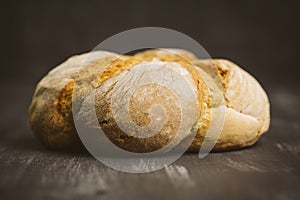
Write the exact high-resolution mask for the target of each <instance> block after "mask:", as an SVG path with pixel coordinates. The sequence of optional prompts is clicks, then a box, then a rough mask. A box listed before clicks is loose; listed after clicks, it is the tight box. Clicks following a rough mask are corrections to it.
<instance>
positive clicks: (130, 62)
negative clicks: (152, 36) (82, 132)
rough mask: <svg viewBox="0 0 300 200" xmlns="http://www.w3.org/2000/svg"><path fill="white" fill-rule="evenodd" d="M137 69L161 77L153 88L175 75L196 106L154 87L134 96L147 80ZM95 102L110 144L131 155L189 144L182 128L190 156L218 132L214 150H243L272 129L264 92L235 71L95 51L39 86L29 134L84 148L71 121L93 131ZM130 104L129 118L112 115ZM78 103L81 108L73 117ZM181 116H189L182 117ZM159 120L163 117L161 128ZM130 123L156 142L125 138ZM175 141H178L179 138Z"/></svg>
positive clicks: (153, 54) (170, 56) (192, 59)
mask: <svg viewBox="0 0 300 200" xmlns="http://www.w3.org/2000/svg"><path fill="white" fill-rule="evenodd" d="M136 69H139V70H140V71H139V72H141V70H144V71H145V73H146V71H156V72H155V73H156V74H157V77H155V79H153V80H161V79H164V75H165V74H164V73H168V72H167V71H166V69H171V70H172V71H176V73H178V74H179V75H180V76H182V77H184V80H186V81H187V83H188V84H189V85H190V89H191V91H193V93H194V94H195V99H193V97H192V96H188V95H186V94H182V95H181V96H180V95H178V94H175V93H174V92H173V91H172V89H170V88H168V87H165V86H164V85H161V84H157V83H156V82H155V81H154V82H152V83H149V84H146V85H143V86H142V87H138V88H134V86H135V84H136V82H138V81H141V80H143V78H147V77H146V76H145V75H144V74H143V73H136V71H137V70H136ZM142 72H143V71H142ZM124 77H125V78H124ZM126 77H130V78H127V79H126ZM174 77H175V76H174ZM148 78H149V77H148ZM174 79H175V78H174ZM125 80H126V81H125ZM174 82H175V83H176V80H174ZM172 87H173V88H174V87H181V86H180V84H179V85H177V86H174V85H173V86H172ZM175 89H176V88H175ZM92 91H96V93H95V94H96V96H95V99H91V98H90V97H89V94H90V93H91V92H92ZM129 93H130V98H129V99H128V98H127V96H128V94H129ZM126 95H127V96H126ZM116 97H117V98H116ZM91 101H94V103H95V110H96V115H97V120H98V122H99V125H100V127H101V128H102V130H103V131H104V133H105V134H106V136H107V137H108V138H109V139H110V141H111V142H113V143H114V144H115V145H117V146H119V147H120V148H122V149H125V150H127V151H131V152H152V151H156V150H158V149H161V148H163V147H164V146H166V145H170V146H171V147H174V146H176V145H178V144H180V143H181V142H182V141H183V140H184V139H185V138H187V137H189V136H190V133H189V132H186V131H180V130H181V129H180V127H182V126H184V127H187V129H185V130H190V132H191V133H192V132H195V133H196V135H195V138H194V140H193V142H192V144H191V145H190V147H189V151H192V152H196V151H199V149H200V147H201V145H202V144H203V141H204V138H205V136H206V135H207V134H208V133H209V132H211V131H214V130H216V129H218V128H220V127H221V129H220V131H221V134H220V136H219V137H218V139H217V142H216V144H215V146H214V148H213V150H215V151H221V150H229V149H237V148H242V147H246V146H250V145H252V144H254V143H255V142H256V141H257V140H258V138H259V137H260V135H261V134H263V133H264V132H266V131H267V130H268V128H269V123H270V109H269V101H268V97H267V95H266V93H265V91H264V90H263V89H262V87H261V86H260V84H259V83H258V82H257V81H256V80H255V79H254V78H253V77H252V76H251V75H249V74H248V73H247V72H246V71H244V70H242V69H241V68H240V67H238V66H237V65H235V64H234V63H232V62H230V61H228V60H219V59H216V60H215V59H213V60H199V59H197V58H196V56H194V55H193V54H192V53H190V52H187V51H185V50H180V49H155V50H148V51H144V52H141V53H138V54H135V55H133V56H119V55H117V54H115V53H111V52H105V51H95V52H91V53H88V54H82V55H79V56H73V57H71V58H69V59H68V60H67V61H65V62H64V63H62V64H61V65H59V66H57V67H56V68H54V69H53V70H51V71H50V72H49V73H48V74H47V75H46V76H45V77H44V78H43V79H42V80H41V81H40V82H39V83H38V85H37V87H36V90H35V93H34V96H33V99H32V103H31V105H30V108H29V122H30V126H31V128H32V130H33V132H34V133H35V135H36V136H37V137H38V138H39V139H40V140H41V141H42V143H43V144H45V145H46V146H47V147H49V148H53V149H77V148H80V147H82V144H81V142H80V139H79V137H78V134H77V131H76V128H75V125H74V117H76V119H82V120H85V121H86V122H87V123H88V121H89V117H90V115H91V110H90V109H88V108H89V106H90V104H91ZM127 101H128V113H127V116H129V117H123V116H125V115H123V114H121V115H120V116H118V115H116V114H115V113H114V112H115V111H114V110H122V106H124V105H127V104H126V102H127ZM194 101H196V104H195V102H194ZM74 103H75V104H76V105H79V106H78V108H76V110H75V112H74V109H72V104H74ZM156 105H159V106H161V107H163V108H164V109H162V108H161V107H157V106H156ZM222 106H225V115H224V113H223V116H224V119H223V120H220V116H222V113H221V112H222V111H221V109H220V108H221V107H222ZM183 109H184V111H185V112H186V113H185V114H182V112H183ZM160 116H166V117H165V118H163V119H166V120H165V121H163V122H164V123H163V126H161V127H160V124H161V120H162V118H161V117H160ZM122 117H123V118H122ZM155 120H157V121H155ZM118 121H121V124H120V123H118ZM132 123H134V124H135V125H134V126H135V127H137V129H136V130H139V127H148V129H149V130H148V131H150V132H151V131H154V132H156V134H155V135H151V136H149V137H141V136H140V135H139V134H140V133H139V131H131V132H130V131H129V132H126V131H124V127H125V129H126V130H133V129H132V126H133V125H132ZM220 123H222V124H220ZM156 129H157V130H156ZM176 134H179V137H175V135H176Z"/></svg>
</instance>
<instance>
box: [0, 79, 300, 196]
mask: <svg viewBox="0 0 300 200" xmlns="http://www.w3.org/2000/svg"><path fill="white" fill-rule="evenodd" d="M33 89H34V87H33V86H32V85H30V86H27V85H19V84H17V83H15V84H14V83H10V85H9V87H7V86H2V87H1V90H2V98H1V104H0V107H1V122H0V123H1V134H0V199H3V200H4V199H30V200H34V199H52V198H55V199H129V200H132V199H142V198H143V199H151V200H154V199H158V198H160V199H256V198H257V199H278V200H281V199H282V200H284V199H300V122H299V116H300V113H299V112H298V110H299V104H300V98H299V94H297V93H296V91H297V89H289V90H287V89H286V88H284V87H283V88H277V89H276V88H275V89H273V90H272V91H270V98H271V101H272V123H271V129H270V131H269V132H268V133H267V134H266V135H264V136H263V137H262V138H261V140H259V142H258V143H257V144H256V145H255V146H253V147H251V148H247V149H244V150H240V151H231V152H226V153H212V154H209V155H208V156H207V157H206V158H204V159H199V158H198V157H197V155H194V154H187V155H184V156H183V157H181V158H180V159H179V160H178V161H176V162H175V163H174V164H172V165H171V166H169V167H167V168H165V169H162V170H160V171H156V172H153V173H147V174H128V173H122V172H118V171H115V170H112V169H110V168H108V167H106V166H104V165H103V164H101V163H100V162H98V161H97V160H95V159H94V158H93V157H92V156H90V155H89V154H87V153H67V152H54V151H50V150H46V149H45V148H44V147H43V146H42V145H41V144H40V143H39V142H38V141H37V140H36V138H35V137H34V136H33V135H32V133H31V131H30V129H29V126H28V122H27V121H28V120H27V108H28V105H29V102H30V98H31V95H32V93H33ZM4 97H5V98H4Z"/></svg>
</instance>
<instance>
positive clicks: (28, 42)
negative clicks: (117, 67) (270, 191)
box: [1, 0, 300, 90]
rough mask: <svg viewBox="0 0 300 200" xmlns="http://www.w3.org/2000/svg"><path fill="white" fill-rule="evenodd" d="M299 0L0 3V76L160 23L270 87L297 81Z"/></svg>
mask: <svg viewBox="0 0 300 200" xmlns="http://www.w3.org/2000/svg"><path fill="white" fill-rule="evenodd" d="M299 18H300V14H299V5H298V3H297V1H279V0H273V1H256V0H252V1H238V0H237V1H232V0H230V1H214V0H212V1H200V0H194V1H189V0H185V1H162V0H161V1H142V0H136V1H115V0H109V1H108V0H107V1H103V0H102V1H101V0H100V1H99V0H97V1H96V0H89V1H75V0H74V1H30V0H29V1H19V2H17V1H8V2H5V3H4V2H3V3H2V5H1V21H2V26H1V27H2V28H1V39H2V40H3V41H2V43H1V44H2V45H1V57H2V59H1V60H2V66H1V70H2V73H1V81H4V82H6V81H7V80H9V81H13V82H15V81H16V82H20V83H21V82H22V83H24V84H31V85H33V84H35V83H36V82H37V81H38V80H39V79H40V78H41V77H42V76H43V75H45V73H46V72H47V71H49V69H51V68H53V67H54V66H56V65H57V64H59V63H61V62H62V61H64V60H65V59H66V58H68V57H69V56H70V55H73V54H80V53H83V52H87V51H90V50H91V49H93V48H94V47H95V46H96V45H97V44H98V43H100V42H101V41H103V40H104V39H106V38H108V37H110V36H112V35H114V34H116V33H119V32H121V31H124V30H127V29H131V28H136V27H143V26H158V27H165V28H171V29H175V30H177V31H180V32H182V33H185V34H187V35H189V36H191V37H192V38H194V39H195V40H197V41H198V42H199V43H200V44H202V45H203V46H204V48H206V50H207V51H208V52H209V53H210V54H211V56H212V57H221V58H229V59H231V60H233V61H235V62H237V63H238V64H240V65H241V66H243V67H244V68H246V69H247V70H248V71H250V72H251V73H252V74H254V75H255V76H256V77H257V78H258V79H259V80H260V81H261V82H262V83H263V85H264V86H265V87H266V88H267V89H268V90H269V89H270V90H271V89H272V88H273V87H279V86H281V85H282V84H297V83H298V82H297V80H298V79H299V78H298V76H299V75H298V73H297V72H298V70H297V69H298V68H299V67H298V61H297V57H298V55H299V52H300V51H299V44H300V41H299V36H300V28H299V25H300V24H299Z"/></svg>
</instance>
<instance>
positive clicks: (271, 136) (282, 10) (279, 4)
mask: <svg viewBox="0 0 300 200" xmlns="http://www.w3.org/2000/svg"><path fill="white" fill-rule="evenodd" d="M298 2H299V1H289V0H285V1H283V0H268V1H262V0H251V1H241V0H227V1H214V0H206V1H200V0H194V1H192V0H191V1H190V0H181V1H175V0H173V1H172V0H171V1H163V0H160V1H155V0H152V1H142V0H135V1H129V0H126V1H121V0H120V1H115V0H106V1H104V0H97V1H96V0H89V1H76V0H73V1H32V0H28V1H14V0H12V1H1V8H0V20H1V31H0V35H1V48H0V51H1V54H0V55H1V73H0V84H1V87H0V88H1V97H2V98H1V101H0V109H1V116H0V119H1V120H0V127H1V129H0V130H1V133H0V161H1V162H0V172H1V173H0V174H1V178H0V179H1V180H0V195H3V192H4V193H5V192H6V194H7V196H6V197H9V195H11V194H13V192H11V191H15V190H16V188H18V191H20V192H21V194H22V195H24V196H25V197H28V199H32V194H34V195H37V196H35V197H36V198H37V199H39V197H41V196H43V194H41V193H39V192H38V191H39V190H35V188H38V189H41V191H44V190H43V189H45V188H47V191H48V188H50V189H51V188H52V190H53V191H52V190H51V191H50V193H49V194H48V196H47V195H46V197H49V196H53V195H54V197H57V196H55V195H59V193H57V191H61V192H65V191H67V192H70V193H72V192H74V194H75V195H76V194H77V193H76V192H78V191H77V189H76V187H75V186H74V185H70V182H71V183H73V182H72V181H74V180H75V182H76V181H78V182H80V181H84V180H81V179H84V178H85V177H84V175H86V176H89V177H90V179H87V180H88V181H85V182H83V183H84V184H87V185H95V184H94V183H93V182H92V183H91V184H90V182H89V180H92V181H94V179H91V177H94V176H95V178H97V177H98V176H97V174H96V175H95V174H92V175H91V176H90V174H89V172H90V171H89V170H93V169H94V168H89V166H92V167H95V166H96V167H97V166H98V165H97V163H94V160H93V159H92V158H88V160H89V161H88V163H89V166H85V165H84V169H81V170H82V171H78V170H77V168H76V167H78V168H79V169H80V166H82V165H80V164H82V162H81V160H80V159H81V158H78V157H75V158H74V157H72V156H71V157H68V156H67V157H66V156H65V157H62V155H61V154H55V153H52V152H47V153H45V152H44V148H43V147H42V146H41V145H40V144H39V142H38V141H37V140H35V139H34V138H33V136H32V133H31V131H30V129H29V126H28V120H27V109H28V106H29V103H30V100H31V97H32V95H33V92H34V88H35V85H36V84H37V82H38V81H39V80H40V79H41V78H42V77H43V76H44V75H45V74H46V73H47V72H48V71H49V70H50V69H51V68H53V67H55V66H56V65H58V64H59V63H61V62H63V61H64V60H66V59H67V58H68V57H69V56H71V55H74V54H81V53H84V52H88V51H90V50H92V49H93V48H94V47H95V46H96V45H97V44H99V43H100V42H101V41H103V40H105V39H106V38H108V37H110V36H112V35H114V34H117V33H119V32H121V31H125V30H128V29H132V28H137V27H145V26H158V27H165V28H170V29H174V30H177V31H180V32H182V33H185V34H187V35H189V36H190V37H192V38H194V39H195V40H196V41H198V42H199V43H200V44H201V45H202V46H203V47H204V48H205V49H206V50H207V51H208V52H209V53H210V55H211V56H212V57H214V58H227V59H230V60H232V61H234V62H236V63H237V64H239V65H240V66H242V67H243V68H245V69H246V70H247V71H249V72H250V73H251V74H253V75H254V76H255V77H256V78H257V79H258V80H259V81H260V82H261V83H262V85H263V87H264V88H265V89H266V91H267V92H268V94H269V97H270V100H271V106H272V124H271V130H270V131H269V133H268V134H267V135H266V136H265V137H264V138H262V142H261V143H262V144H261V145H258V146H255V147H253V148H252V149H250V150H244V151H241V152H240V153H241V154H238V153H234V152H233V153H228V154H221V155H219V154H217V155H212V156H210V157H208V159H207V160H206V162H208V164H207V166H210V165H213V166H215V168H207V169H206V170H208V171H209V170H211V171H209V172H210V173H211V174H210V175H212V174H216V177H214V178H216V179H218V178H219V176H223V175H224V174H222V169H223V167H222V166H223V164H224V163H225V164H224V165H226V166H227V167H225V168H224V169H225V170H229V172H230V173H228V174H227V175H228V177H230V179H231V180H232V182H230V184H228V185H227V184H225V185H224V184H223V185H222V183H225V182H226V183H227V180H228V179H227V178H224V180H226V181H224V182H222V181H220V182H218V185H219V186H220V187H219V190H220V191H221V188H222V187H223V188H225V189H224V191H225V193H227V192H226V191H229V192H228V193H227V194H228V195H229V196H230V197H234V196H235V195H236V194H238V192H237V191H241V192H242V193H243V194H245V193H247V194H248V193H249V195H250V196H251V195H254V193H253V194H252V193H251V191H250V190H249V188H250V189H251V188H252V189H253V190H256V191H258V193H257V195H258V196H259V195H261V196H259V197H271V198H270V199H289V198H285V197H290V196H289V195H290V194H292V196H291V197H295V199H297V198H296V197H297V196H298V195H296V194H295V193H293V192H294V191H296V190H295V187H297V184H300V179H299V171H296V174H298V176H295V173H294V171H292V172H291V173H290V174H285V173H286V172H285V171H284V170H286V169H290V168H291V169H297V166H298V167H299V166H300V165H299V163H300V162H299V155H300V143H299V141H300V138H299V135H298V134H297V133H299V131H300V124H299V118H300V114H299V113H300V112H299V103H300V95H299V94H300V93H299V89H298V86H299V83H300V80H299V71H300V70H299V53H300V51H299V45H300V41H299V36H300V23H299V22H300V20H299V19H300V11H299V3H298ZM260 141H261V140H260ZM284 141H285V143H284ZM278 142H279V143H278ZM280 142H283V143H280ZM289 145H290V146H289ZM274 149H277V150H278V152H277V153H276V154H275V153H273V152H272V151H273V150H274ZM258 151H259V153H258ZM5 152H6V153H5ZM280 152H281V153H280ZM284 152H286V154H285V153H284ZM37 155H38V156H37ZM225 155H227V158H228V159H229V158H230V159H233V164H234V163H238V164H240V162H241V160H242V161H243V160H244V161H245V159H246V158H247V159H248V158H249V161H247V160H246V161H245V162H247V163H248V165H245V166H246V168H245V166H244V168H240V171H239V169H233V168H232V163H231V161H230V162H229V164H228V160H226V159H227V158H226V159H225V160H224V159H223V156H225ZM239 155H241V156H239ZM247 155H248V157H247ZM252 155H261V157H251V156H252ZM220 156H221V157H220ZM62 158H63V159H64V160H68V159H69V160H70V161H65V163H64V161H63V160H61V163H62V164H61V165H59V163H56V160H60V159H62ZM30 159H32V160H30ZM49 159H50V160H49ZM74 159H75V161H74ZM195 159H196V160H195V161H193V163H198V161H197V158H195ZM222 159H223V160H222ZM188 160H189V159H187V162H185V163H188V162H189V161H188ZM265 160H268V162H266V163H265V164H266V165H265V164H264V161H265ZM281 160H285V161H284V162H283V161H282V162H281ZM29 161H30V162H29ZM27 162H29V164H28V166H31V167H28V166H27ZM52 162H53V163H52ZM72 162H73V165H72ZM226 162H227V164H226ZM55 163H56V164H55ZM70 163H71V164H70ZM74 163H75V164H74ZM91 163H92V164H91ZM193 163H190V165H188V166H189V167H188V169H189V170H191V171H192V175H193V173H194V177H195V178H197V177H198V178H199V179H198V178H197V179H198V182H197V181H196V183H197V184H196V186H197V187H198V186H199V183H201V180H202V179H201V178H202V177H203V175H204V176H205V175H207V176H208V175H209V174H203V173H202V174H199V173H201V172H200V171H198V170H197V169H196V168H198V165H196V164H193ZM249 163H250V164H251V163H252V164H253V165H254V167H251V166H252V165H250V164H249ZM295 163H297V164H296V165H295ZM50 164H51V168H50V167H49V165H50ZM267 164H269V165H267ZM24 165H25V167H26V166H27V167H28V169H27V171H24V167H23V166H24ZM57 165H58V169H57ZM69 165H71V167H70V168H66V167H65V166H69ZM77 165H78V166H77ZM217 166H221V167H220V168H218V167H217ZM235 166H239V165H235ZM247 166H248V168H247ZM249 166H250V167H249ZM259 166H263V167H265V168H263V169H264V170H265V171H272V170H273V171H272V173H271V172H270V174H269V176H268V177H266V179H265V178H264V176H262V174H260V173H261V171H257V170H256V169H258V167H259ZM276 166H279V167H278V170H279V171H280V169H284V170H283V171H282V172H280V173H281V175H277V174H278V173H279V172H278V173H277V172H276V170H277V168H272V167H276ZM292 166H293V167H292ZM73 167H74V168H73ZM204 167H205V166H204ZM242 167H243V166H242ZM255 167H256V168H255ZM284 167H287V168H286V169H285V168H284ZM289 167H290V168H289ZM65 168H66V171H62V174H63V175H62V176H61V174H60V175H58V176H55V175H56V173H55V172H57V170H58V171H60V172H61V170H63V169H65ZM75 168H76V170H77V171H76V170H75ZM99 168H100V171H101V170H103V169H102V168H101V167H99ZM67 169H68V170H69V171H67ZM70 169H71V170H70ZM97 169H98V168H97ZM202 169H203V168H202ZM245 169H246V171H247V169H248V170H250V171H247V174H246V176H247V177H250V179H251V177H253V174H254V172H255V173H256V174H255V176H257V179H255V180H252V182H251V181H250V182H251V186H249V185H247V184H246V182H243V170H245ZM298 169H299V168H298ZM22 170H23V171H22ZM72 170H75V171H72ZM105 170H107V169H106V168H105ZM193 170H194V171H193ZM214 170H215V171H214ZM274 170H275V171H274ZM236 171H239V172H238V173H241V174H238V176H235V175H234V174H235V173H236ZM108 172H109V173H112V174H114V173H115V172H110V171H108ZM248 172H249V173H248ZM45 173H46V175H45V176H44V175H43V174H45ZM106 173H107V171H106ZM197 173H198V175H199V176H197ZM20 174H21V175H22V176H21V177H22V178H20ZM65 174H66V176H67V177H66V178H63V179H62V178H60V177H63V176H64V175H65ZM74 174H75V176H74ZM195 174H196V175H195ZM227 175H226V173H225V177H227ZM24 176H25V178H24ZM99 176H103V173H102V174H100V175H99ZM107 176H108V175H107ZM111 176H112V177H113V175H109V177H111ZM118 176H121V177H125V178H124V179H122V180H119V179H117V178H116V179H110V178H108V179H109V180H113V181H112V182H114V183H119V182H120V181H124V180H125V182H126V180H127V179H126V178H128V179H130V180H132V181H133V183H135V184H136V185H137V186H139V185H140V183H141V180H140V179H139V178H136V176H127V175H122V174H121V175H120V174H118ZM157 176H159V177H164V176H166V175H157ZM18 177H19V178H18ZM32 177H33V178H32ZM155 177H156V175H155V173H154V175H153V174H152V175H151V176H148V179H147V180H148V183H149V184H152V186H153V187H155V185H156V184H157V182H155V184H153V183H152V182H151V180H152V179H153V178H154V179H155ZM211 178H212V177H207V180H210V181H208V182H209V183H208V182H207V181H205V182H206V183H207V184H211V186H212V188H214V187H213V186H214V184H215V183H216V182H214V180H216V179H211ZM97 180H98V179H97ZM157 180H160V181H162V184H158V186H159V187H160V188H164V186H165V185H164V184H167V183H165V182H164V181H163V180H162V179H160V178H158V179H157ZM205 180H206V179H205ZM221 180H222V179H221ZM247 180H248V179H247ZM257 180H258V181H257ZM45 181H46V182H45ZM47 181H48V182H47ZM64 181H65V182H64ZM143 181H144V179H143ZM235 181H236V182H235ZM76 183H77V182H76ZM240 183H243V187H242V188H240V187H239V184H240ZM252 183H253V184H252ZM273 183H274V187H273ZM32 184H35V185H34V186H32ZM268 184H269V185H270V184H271V185H272V187H273V188H275V189H274V190H273V189H272V187H267V186H266V185H268ZM289 184H292V185H289ZM49 185H50V186H49ZM200 185H201V184H200ZM29 186H30V187H29ZM73 186H74V187H73ZM202 186H203V184H202ZM28 187H29V188H32V189H29V190H28ZM84 187H85V185H84ZM265 187H267V188H268V189H265ZM65 188H67V189H68V190H66V189H65ZM74 188H75V189H74ZM117 188H118V190H121V189H120V188H121V187H117ZM261 188H263V189H261ZM127 189H128V188H127ZM127 189H126V190H127ZM231 189H232V190H231ZM33 190H34V191H35V192H33ZM124 190H125V189H124ZM158 190H159V189H158ZM281 190H282V191H283V196H282V194H281V193H280V192H281ZM75 191H76V192H75ZM80 191H81V192H83V193H84V194H85V193H87V194H89V191H90V190H89V187H87V188H85V189H82V190H80ZM80 191H79V192H80ZM141 191H144V192H147V191H148V189H147V188H146V187H144V189H143V187H142V189H141ZM169 191H171V192H170V195H171V194H172V193H173V192H175V193H176V191H177V190H176V187H175V189H174V190H169ZM196 191H197V190H193V192H190V193H182V194H183V195H187V194H193V195H194V194H195V195H197V194H196V193H195V192H196ZM224 191H223V192H221V193H215V190H214V189H212V190H209V189H208V190H207V194H208V195H209V194H212V195H219V194H220V196H218V197H222V194H224ZM265 191H268V193H265ZM1 192H2V193H1ZM51 192H52V193H51ZM94 192H95V194H98V193H99V194H100V195H102V193H101V191H100V192H99V191H98V189H96V190H95V191H94V190H92V193H91V194H92V196H93V195H94ZM277 192H278V193H277ZM125 193H126V192H125ZM275 193H276V198H272V197H273V196H272V194H274V195H275ZM279 193H280V194H279ZM151 194H152V193H151ZM205 194H206V193H205ZM255 194H256V193H255ZM110 195H114V193H110ZM178 195H179V196H180V193H179V194H178ZM269 195H270V196H269ZM280 195H281V196H280ZM16 196H17V195H16ZM150 196H151V195H150ZM175 196H176V195H175ZM0 197H1V196H0ZM67 197H70V199H71V197H72V195H67ZM237 197H238V196H237ZM252 197H254V198H255V197H257V196H252ZM277 197H278V198H277ZM25 199H26V198H25ZM33 199H34V198H33ZM231 199H234V198H231ZM298 199H299V198H298Z"/></svg>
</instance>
